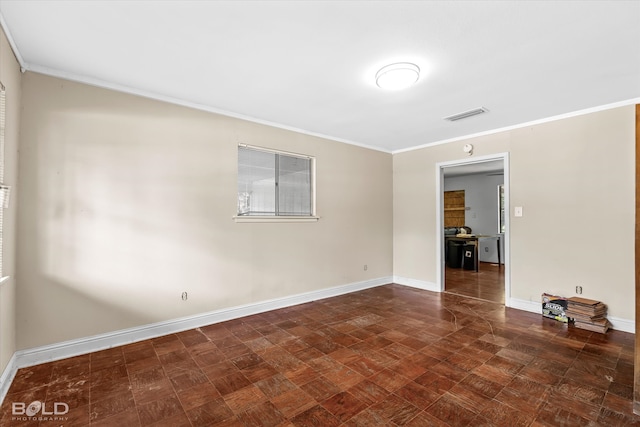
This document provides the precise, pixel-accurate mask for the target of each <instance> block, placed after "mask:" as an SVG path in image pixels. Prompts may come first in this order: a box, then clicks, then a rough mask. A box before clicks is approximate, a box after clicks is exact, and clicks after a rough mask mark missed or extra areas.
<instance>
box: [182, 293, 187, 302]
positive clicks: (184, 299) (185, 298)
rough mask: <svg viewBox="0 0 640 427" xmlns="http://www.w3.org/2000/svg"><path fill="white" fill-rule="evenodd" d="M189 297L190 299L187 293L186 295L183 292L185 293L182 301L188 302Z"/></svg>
mask: <svg viewBox="0 0 640 427" xmlns="http://www.w3.org/2000/svg"><path fill="white" fill-rule="evenodd" d="M188 297H189V296H188V295H187V293H186V292H183V293H182V301H186V300H187V298H188Z"/></svg>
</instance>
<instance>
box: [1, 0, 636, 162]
mask: <svg viewBox="0 0 640 427" xmlns="http://www.w3.org/2000/svg"><path fill="white" fill-rule="evenodd" d="M0 18H1V20H0V22H1V23H2V26H3V27H4V29H5V31H6V32H7V33H8V36H9V38H10V41H11V43H12V44H13V46H14V49H16V50H17V56H18V57H19V60H20V62H21V65H22V66H23V68H25V69H27V70H32V71H36V72H43V73H46V74H51V75H55V76H61V77H65V78H69V79H73V80H79V81H84V82H88V83H92V84H97V85H100V86H105V87H110V88H114V89H118V90H126V91H130V92H133V93H138V94H142V95H145V96H150V97H153V98H158V99H164V100H169V101H172V102H178V103H181V104H185V105H191V106H195V107H198V108H203V109H206V110H209V111H216V112H221V113H224V114H228V115H232V116H236V117H242V118H248V119H251V120H255V121H257V122H262V123H268V124H272V125H276V126H280V127H284V128H288V129H295V130H300V131H303V132H306V133H310V134H316V135H321V136H325V137H329V138H332V139H336V140H338V141H343V142H348V143H354V144H358V145H364V146H368V147H373V148H377V149H380V150H383V151H389V152H397V151H401V150H405V149H409V148H412V147H416V146H424V145H428V144H433V143H438V142H443V141H448V140H451V139H455V138H460V137H463V136H467V135H474V134H480V133H485V132H489V131H492V130H496V129H502V128H508V127H512V126H516V125H519V124H522V123H527V122H532V121H538V120H543V119H545V118H549V117H554V116H559V115H565V114H570V113H574V112H576V111H582V110H589V109H594V108H601V107H602V106H607V105H609V104H615V105H618V104H620V103H622V104H625V103H631V102H637V101H638V99H640V46H639V44H640V1H637V0H633V1H611V0H610V1H553V2H552V1H408V2H404V1H376V2H373V1H277V2H276V1H253V2H245V1H168V0H164V1H97V0H93V1H56V0H46V1H17V0H0ZM398 61H409V62H414V63H416V64H417V65H418V66H419V67H420V68H421V70H422V77H421V79H420V81H419V82H418V83H417V84H416V85H415V86H413V87H411V88H410V89H407V90H404V91H399V92H388V91H384V90H382V89H379V88H378V87H376V86H375V83H374V75H375V72H376V71H377V70H378V69H379V68H381V67H382V66H384V65H387V64H389V63H393V62H398ZM481 106H483V107H486V108H487V109H489V113H487V114H483V115H480V116H476V117H472V118H469V119H465V120H462V121H459V122H453V123H452V122H448V121H445V120H443V117H445V116H449V115H451V114H455V113H459V112H462V111H465V110H468V109H472V108H476V107H481Z"/></svg>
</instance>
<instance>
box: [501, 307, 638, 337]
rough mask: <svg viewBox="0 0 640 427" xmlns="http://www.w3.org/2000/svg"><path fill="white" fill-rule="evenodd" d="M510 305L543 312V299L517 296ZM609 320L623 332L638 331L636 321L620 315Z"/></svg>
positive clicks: (539, 312) (609, 317)
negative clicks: (536, 300)
mask: <svg viewBox="0 0 640 427" xmlns="http://www.w3.org/2000/svg"><path fill="white" fill-rule="evenodd" d="M508 307H511V308H516V309H518V310H524V311H530V312H531V313H538V314H542V301H540V302H535V301H526V300H521V299H517V298H511V299H509V305H508ZM607 318H608V319H609V322H611V329H615V330H616V331H621V332H629V333H631V334H635V333H636V321H635V320H629V319H621V318H619V317H612V316H607Z"/></svg>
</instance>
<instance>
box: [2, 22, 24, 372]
mask: <svg viewBox="0 0 640 427" xmlns="http://www.w3.org/2000/svg"><path fill="white" fill-rule="evenodd" d="M20 78H21V74H20V66H19V65H18V61H16V58H15V57H14V56H13V51H12V50H11V47H10V46H9V42H8V41H7V38H6V36H5V34H4V32H3V31H2V29H0V82H2V84H3V85H4V86H5V89H6V117H5V119H6V122H5V125H6V128H5V148H4V157H5V171H4V182H5V183H6V184H7V185H10V186H11V193H12V194H11V200H10V204H9V208H8V209H5V211H4V217H3V220H4V223H3V242H2V243H3V244H2V261H3V266H2V267H3V275H4V276H10V279H9V280H7V281H5V282H4V283H2V284H0V372H2V371H3V370H4V368H5V367H6V366H7V363H8V362H9V360H10V359H11V356H12V355H13V353H14V351H15V350H16V326H15V288H16V286H15V283H16V212H17V206H18V204H17V197H16V195H17V194H18V188H17V180H18V169H17V167H18V131H19V126H20ZM0 209H2V208H0Z"/></svg>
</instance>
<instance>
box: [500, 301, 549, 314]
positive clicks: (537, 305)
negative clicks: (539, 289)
mask: <svg viewBox="0 0 640 427" xmlns="http://www.w3.org/2000/svg"><path fill="white" fill-rule="evenodd" d="M506 305H507V307H509V308H515V309H518V310H523V311H529V312H531V313H538V314H542V301H540V302H535V301H527V300H523V299H517V298H509V301H508V304H506Z"/></svg>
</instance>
